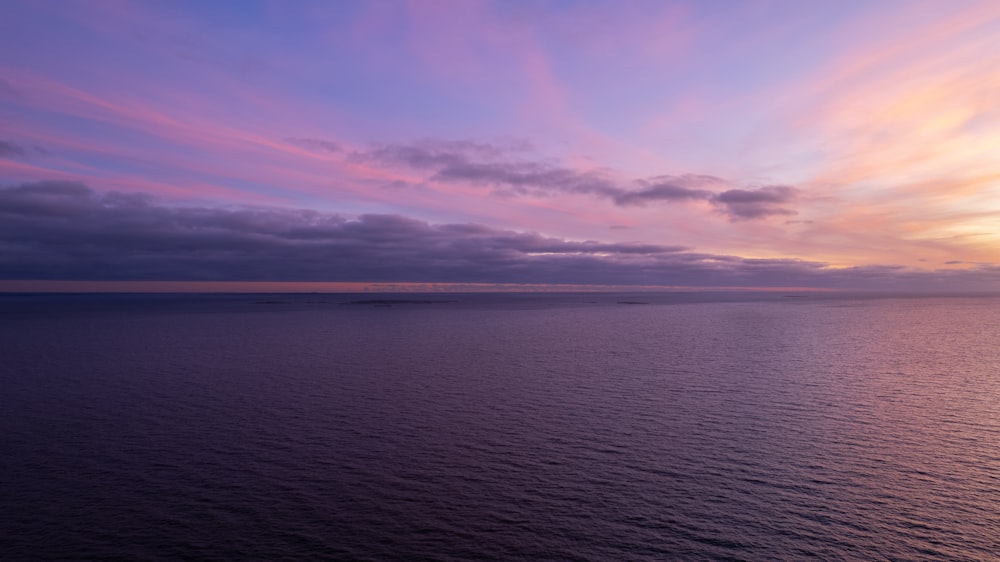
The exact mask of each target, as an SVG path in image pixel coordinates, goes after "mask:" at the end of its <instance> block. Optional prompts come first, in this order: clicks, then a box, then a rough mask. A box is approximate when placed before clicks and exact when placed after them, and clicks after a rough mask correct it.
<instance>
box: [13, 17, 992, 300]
mask: <svg viewBox="0 0 1000 562" xmlns="http://www.w3.org/2000/svg"><path fill="white" fill-rule="evenodd" d="M997 91H1000V5H998V4H997V3H996V2H991V1H989V0H956V1H955V2H947V3H944V2H933V1H927V2H921V1H910V0H905V1H904V0H880V1H875V2H871V1H867V0H865V1H861V0H848V1H842V2H754V3H750V2H748V3H736V4H733V3H723V4H720V3H713V2H701V1H695V0H675V1H668V2H660V1H636V2H603V1H572V2H554V3H553V2H549V3H509V2H499V1H485V0H484V1H447V0H441V1H437V0H435V1H430V0H428V1H406V0H400V1H398V2H378V3H372V2H363V1H352V0H345V1H343V2H334V3H330V2H311V1H303V2H295V3H287V2H277V1H271V0H248V1H246V2H237V3H222V2H219V3H204V2H196V1H194V0H190V1H188V0H178V1H177V2H168V3H160V2H122V1H118V0H93V1H77V0H66V1H64V2H57V3H56V2H48V3H47V2H32V1H30V0H11V1H9V2H4V3H3V4H2V5H0V124H2V126H0V219H2V221H3V222H2V223H0V249H2V254H0V280H2V279H39V280H43V279H117V280H226V281H239V280H247V281H250V280H254V281H266V280H282V281H352V282H355V281H356V282H389V281H391V282H476V283H480V282H482V283H493V282H495V283H560V284H562V283H569V284H573V283H582V284H586V283H591V284H622V285H629V284H636V285H639V284H641V285H691V286H740V287H747V286H767V287H774V286H814V287H828V288H857V289H866V288H871V289H876V288H893V289H895V288H907V289H913V290H920V289H934V290H949V289H955V290H1000V279H998V276H997V273H996V272H997V265H996V264H998V263H1000V228H998V227H997V225H998V224H1000V220H998V219H1000V160H998V159H997V158H996V151H997V148H998V147H1000V101H998V100H1000V97H998V96H997V95H996V92H997Z"/></svg>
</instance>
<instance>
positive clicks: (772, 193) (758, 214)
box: [352, 139, 798, 220]
mask: <svg viewBox="0 0 1000 562" xmlns="http://www.w3.org/2000/svg"><path fill="white" fill-rule="evenodd" d="M523 152H524V147H521V146H519V147H517V149H516V150H515V149H510V148H507V147H503V146H497V145H493V144H490V143H485V142H479V141H468V140H467V141H445V140H433V139H427V140H421V141H417V142H413V143H408V144H380V145H375V146H374V147H372V148H370V149H368V150H364V151H358V152H354V153H353V154H352V158H353V159H355V160H358V161H362V162H369V163H378V164H382V165H388V166H405V167H408V168H411V169H416V170H422V171H428V172H430V173H431V175H430V176H429V177H428V179H429V180H431V181H439V182H464V183H469V184H474V185H485V186H490V187H492V188H493V189H494V190H495V191H497V192H498V193H501V194H504V195H536V196H545V195H553V194H566V193H569V194H583V195H593V196H597V197H603V198H606V199H609V200H611V201H612V202H613V203H614V204H616V205H619V206H642V205H648V204H653V203H664V202H667V203H679V202H685V201H707V202H709V203H711V204H712V205H713V206H714V207H715V208H716V209H717V210H718V211H719V212H721V213H723V214H725V215H726V216H728V217H729V218H730V219H731V220H752V219H761V218H765V217H769V216H773V215H794V214H796V212H795V211H794V210H792V209H789V208H787V205H789V204H790V203H792V202H793V201H794V200H795V198H796V196H797V194H798V190H797V189H795V188H793V187H789V186H763V187H759V188H755V189H754V188H751V189H744V188H733V187H732V184H731V183H730V182H728V181H726V180H724V179H722V178H719V177H715V176H711V175H703V174H683V175H662V176H655V177H651V178H642V179H637V180H632V181H631V182H628V181H626V180H622V179H620V178H618V177H617V176H616V174H614V173H613V172H612V171H611V170H608V169H604V168H597V169H590V170H578V169H574V168H570V167H566V166H562V165H560V164H559V163H558V161H554V160H539V159H531V158H525V157H524V156H521V154H522V153H523ZM727 187H728V189H726V188H727Z"/></svg>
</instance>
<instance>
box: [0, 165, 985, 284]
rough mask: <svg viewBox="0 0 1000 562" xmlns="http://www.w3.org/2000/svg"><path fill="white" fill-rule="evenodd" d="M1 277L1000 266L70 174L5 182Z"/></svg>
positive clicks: (782, 274)
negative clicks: (350, 206)
mask: <svg viewBox="0 0 1000 562" xmlns="http://www.w3.org/2000/svg"><path fill="white" fill-rule="evenodd" d="M0 278H2V279H12V280H17V279H49V280H87V281H148V280H161V281H303V282H316V281H331V280H336V281H348V282H383V283H384V282H402V283H512V284H539V283H542V284H545V283H550V284H561V285H574V284H577V285H601V284H616V285H646V286H651V285H661V286H664V285H666V286H695V287H697V286H711V287H726V286H736V287H816V288H833V289H892V290H927V289H934V290H953V289H954V288H955V287H962V288H965V289H975V290H985V289H988V288H990V287H992V286H993V284H994V283H996V282H997V281H998V280H1000V267H994V266H979V267H977V268H975V269H973V270H964V271H954V270H952V271H947V270H939V271H933V272H929V271H915V270H909V269H905V268H899V267H878V266H865V267H855V268H846V269H844V268H839V269H838V268H830V267H829V266H828V265H827V264H823V263H818V262H808V261H802V260H791V259H746V258H740V257H737V256H727V255H711V254H703V253H699V252H693V251H690V249H689V248H684V247H680V246H662V245H653V244H628V243H603V242H597V241H591V240H588V241H582V242H581V241H571V240H564V239H559V238H553V237H547V236H542V235H540V234H538V233H534V232H516V231H511V230H499V229H494V228H489V227H486V226H483V225H478V224H429V223H427V222H423V221H418V220H414V219H412V218H407V217H403V216H399V215H361V216H358V217H355V218H346V217H343V216H340V215H335V214H329V213H320V212H317V211H312V210H302V209H285V208H277V207H260V206H257V207H238V208H223V207H200V206H185V205H171V204H168V203H165V202H163V201H160V200H157V199H155V198H153V197H151V196H150V195H148V194H142V193H119V192H110V193H103V194H102V193H98V192H95V191H94V190H92V189H90V188H89V187H87V186H86V185H83V184H80V183H75V182H58V181H56V182H36V183H28V184H23V185H18V186H13V187H7V188H0Z"/></svg>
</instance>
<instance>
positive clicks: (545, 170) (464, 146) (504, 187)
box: [353, 140, 620, 197]
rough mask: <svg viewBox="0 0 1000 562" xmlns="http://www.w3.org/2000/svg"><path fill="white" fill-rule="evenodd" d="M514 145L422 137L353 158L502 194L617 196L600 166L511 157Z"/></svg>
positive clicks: (356, 154) (612, 184) (376, 147)
mask: <svg viewBox="0 0 1000 562" xmlns="http://www.w3.org/2000/svg"><path fill="white" fill-rule="evenodd" d="M520 148H521V147H520V146H517V147H515V148H514V149H511V148H508V147H498V146H494V145H491V144H488V143H480V142H475V141H440V140H424V141H418V142H415V143H412V144H394V145H377V146H375V147H373V148H372V149H371V150H368V151H365V152H357V153H355V154H354V155H353V156H354V158H356V159H358V160H362V161H368V162H377V163H380V164H389V165H402V166H406V167H409V168H414V169H417V170H427V171H430V172H433V174H432V175H431V176H430V179H432V180H437V181H445V182H456V181H457V182H466V183H472V184H480V185H486V186H490V187H492V188H494V189H495V190H496V191H497V192H499V193H502V194H515V195H527V194H534V195H545V194H546V193H549V192H553V191H556V192H563V193H584V194H594V195H602V196H605V197H614V196H615V195H617V194H618V193H619V191H620V190H619V189H618V187H617V186H616V185H615V183H614V182H613V181H612V180H610V179H609V178H607V177H606V176H605V174H604V173H602V172H579V171H576V170H571V169H568V168H563V167H559V166H557V165H556V164H554V163H552V162H545V161H531V160H522V159H514V158H512V155H513V154H512V153H514V152H516V151H518V149H520Z"/></svg>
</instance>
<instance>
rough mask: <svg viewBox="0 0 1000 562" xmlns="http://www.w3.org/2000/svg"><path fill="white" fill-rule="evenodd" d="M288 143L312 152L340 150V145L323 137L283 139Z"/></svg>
mask: <svg viewBox="0 0 1000 562" xmlns="http://www.w3.org/2000/svg"><path fill="white" fill-rule="evenodd" d="M285 142H287V143H288V144H292V145H295V146H297V147H299V148H304V149H306V150H311V151H313V152H340V151H341V148H340V145H339V144H337V143H335V142H333V141H328V140H323V139H307V138H296V137H289V138H286V139H285Z"/></svg>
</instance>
